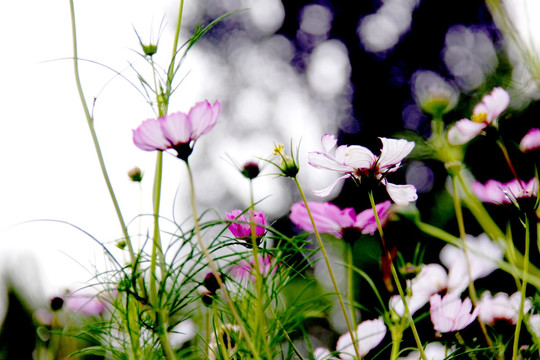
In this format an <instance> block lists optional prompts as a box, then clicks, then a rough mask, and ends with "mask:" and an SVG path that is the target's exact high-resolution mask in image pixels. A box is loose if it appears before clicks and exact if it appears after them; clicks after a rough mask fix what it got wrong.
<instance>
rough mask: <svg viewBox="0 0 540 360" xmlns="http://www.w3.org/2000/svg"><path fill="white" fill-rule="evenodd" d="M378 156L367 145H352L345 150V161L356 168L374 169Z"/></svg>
mask: <svg viewBox="0 0 540 360" xmlns="http://www.w3.org/2000/svg"><path fill="white" fill-rule="evenodd" d="M376 162H377V157H376V156H375V155H374V154H373V153H372V152H371V151H370V150H369V149H368V148H366V147H363V146H360V145H351V146H349V147H348V148H347V149H346V151H345V163H346V164H347V165H349V166H352V167H353V168H355V169H372V168H373V167H374V166H375V163H376Z"/></svg>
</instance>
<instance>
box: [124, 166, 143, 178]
mask: <svg viewBox="0 0 540 360" xmlns="http://www.w3.org/2000/svg"><path fill="white" fill-rule="evenodd" d="M128 176H129V178H130V179H131V181H133V182H141V181H142V178H143V173H142V170H141V169H140V168H139V167H138V166H135V167H134V168H132V169H131V170H129V171H128Z"/></svg>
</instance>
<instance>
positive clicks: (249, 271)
mask: <svg viewBox="0 0 540 360" xmlns="http://www.w3.org/2000/svg"><path fill="white" fill-rule="evenodd" d="M258 261H259V269H260V273H261V275H262V276H263V277H267V276H269V275H273V274H275V272H276V271H277V269H278V264H277V262H276V261H275V260H274V259H273V258H272V257H271V256H270V255H261V254H259V256H258ZM254 271H255V260H254V258H253V257H252V258H250V259H249V260H241V261H239V262H238V263H236V264H235V265H233V266H232V267H231V269H230V271H229V275H230V276H231V277H232V278H233V279H234V280H236V281H238V282H240V283H243V282H246V281H251V282H255V273H254Z"/></svg>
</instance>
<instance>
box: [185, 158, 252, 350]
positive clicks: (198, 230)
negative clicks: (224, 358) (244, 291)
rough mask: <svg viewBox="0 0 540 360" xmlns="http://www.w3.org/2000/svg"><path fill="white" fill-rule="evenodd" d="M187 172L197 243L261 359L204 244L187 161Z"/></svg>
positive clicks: (249, 343)
mask: <svg viewBox="0 0 540 360" xmlns="http://www.w3.org/2000/svg"><path fill="white" fill-rule="evenodd" d="M185 163H186V167H187V172H188V178H189V189H190V202H191V211H192V213H193V223H194V225H193V226H194V229H195V235H196V237H197V243H198V245H199V247H200V248H201V251H202V253H203V255H204V257H205V259H206V261H208V266H209V267H210V271H211V272H212V274H213V275H214V277H215V278H216V281H217V283H218V285H219V288H220V289H221V292H222V294H223V297H224V298H225V302H226V304H227V306H228V307H229V310H230V311H231V314H232V316H233V317H234V319H235V321H236V322H237V323H238V325H239V326H241V327H242V330H243V333H244V336H245V338H246V342H247V344H248V347H249V349H250V350H251V352H252V355H253V357H255V359H261V357H260V355H259V353H258V352H257V351H256V349H255V346H254V344H253V341H252V340H251V337H250V334H249V332H248V331H247V329H246V326H245V323H244V321H243V320H242V319H241V318H240V315H239V314H238V311H237V310H236V306H235V305H234V303H233V302H232V300H231V297H230V296H229V292H228V290H227V288H226V287H225V284H224V283H223V280H222V279H221V276H220V275H219V271H218V268H217V266H216V263H215V262H214V260H213V259H212V256H211V255H210V252H209V251H208V248H207V247H206V245H205V244H204V242H203V240H202V236H201V228H200V225H199V217H198V215H197V204H196V201H195V184H194V181H193V173H192V171H191V166H190V165H189V162H188V161H185Z"/></svg>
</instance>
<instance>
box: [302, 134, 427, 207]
mask: <svg viewBox="0 0 540 360" xmlns="http://www.w3.org/2000/svg"><path fill="white" fill-rule="evenodd" d="M379 139H381V141H382V144H383V147H382V150H381V154H380V156H376V155H374V154H373V153H372V152H371V151H370V150H369V149H368V148H366V147H363V146H360V145H351V146H346V145H341V146H338V147H337V148H336V149H335V150H334V148H335V147H336V144H337V139H336V138H335V137H334V136H333V135H329V134H325V135H323V137H322V139H321V142H322V146H323V152H319V151H313V152H310V153H309V154H308V161H309V164H310V165H311V166H314V167H316V168H321V169H327V170H333V171H337V172H341V173H344V175H343V176H341V177H339V178H338V179H337V180H335V181H334V182H333V183H332V184H330V185H329V186H328V187H326V188H324V189H322V190H317V191H314V193H315V195H318V196H328V195H329V194H330V192H331V191H332V190H333V189H334V188H335V187H336V185H337V184H338V183H339V182H341V181H343V180H345V179H347V178H350V177H353V178H356V179H358V180H361V179H362V178H374V179H377V180H379V181H380V182H381V183H382V184H383V185H384V186H386V191H387V192H388V195H389V196H390V198H391V199H392V200H393V201H394V202H395V203H396V204H398V205H407V204H408V203H409V202H411V201H415V200H416V199H417V198H418V196H417V195H416V188H415V187H414V186H413V185H396V184H392V183H389V182H388V180H387V179H386V175H387V174H388V173H391V172H394V171H396V170H397V169H398V168H399V166H400V165H401V161H402V160H403V159H404V158H405V157H406V156H407V155H409V154H410V152H411V151H412V149H413V148H414V146H415V143H414V142H411V141H407V140H404V139H387V138H379Z"/></svg>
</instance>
